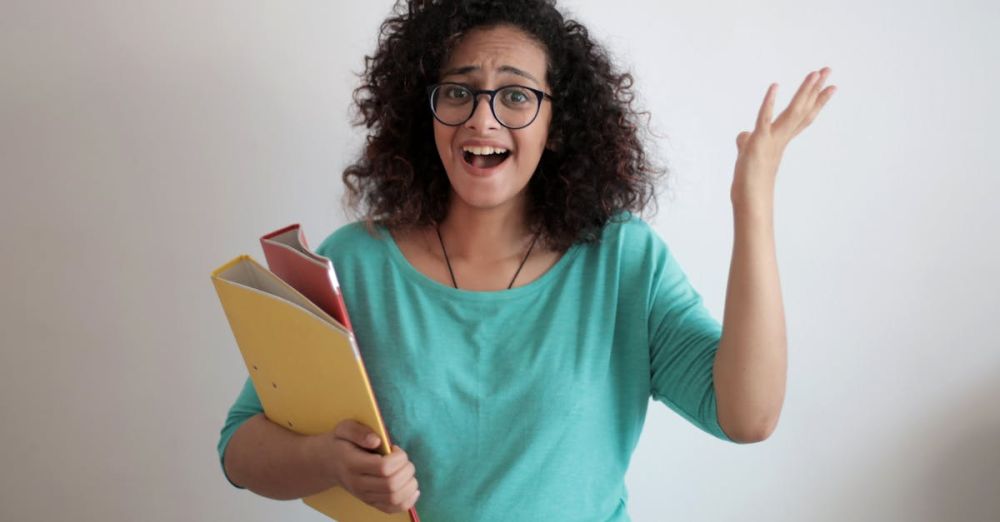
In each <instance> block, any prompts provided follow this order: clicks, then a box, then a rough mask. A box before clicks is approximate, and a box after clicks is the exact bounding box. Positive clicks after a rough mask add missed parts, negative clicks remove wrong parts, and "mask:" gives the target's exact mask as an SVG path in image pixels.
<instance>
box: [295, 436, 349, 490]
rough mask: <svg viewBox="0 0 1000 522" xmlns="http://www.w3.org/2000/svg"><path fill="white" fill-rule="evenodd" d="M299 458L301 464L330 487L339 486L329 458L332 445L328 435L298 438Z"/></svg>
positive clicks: (331, 460)
mask: <svg viewBox="0 0 1000 522" xmlns="http://www.w3.org/2000/svg"><path fill="white" fill-rule="evenodd" d="M299 440H300V442H299V456H300V458H301V459H302V462H303V463H305V464H306V466H307V467H308V468H311V469H313V472H314V473H316V474H317V475H319V476H320V478H321V479H322V480H323V482H326V483H327V484H329V485H330V487H334V486H339V485H340V481H339V480H338V479H337V473H336V470H335V469H334V467H333V463H334V459H332V458H331V455H332V453H333V445H332V444H331V440H332V439H331V438H330V437H329V436H328V434H320V435H304V436H302V437H300V439H299Z"/></svg>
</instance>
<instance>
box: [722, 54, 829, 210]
mask: <svg viewBox="0 0 1000 522" xmlns="http://www.w3.org/2000/svg"><path fill="white" fill-rule="evenodd" d="M830 72H831V69H830V68H829V67H824V68H822V69H820V70H819V71H813V72H811V73H809V75H808V76H806V79H805V80H804V81H803V82H802V85H801V86H799V90H798V92H796V93H795V96H794V97H793V98H792V101H791V102H790V103H789V104H788V107H787V108H786V109H785V110H784V111H782V113H781V114H780V115H778V118H777V119H775V120H774V121H772V116H771V115H772V111H773V109H774V97H775V95H776V93H777V92H778V84H776V83H772V84H771V85H770V87H768V89H767V94H765V95H764V101H763V103H762V104H761V107H760V112H759V113H758V115H757V125H756V127H755V128H754V130H753V132H749V131H743V132H741V133H739V135H737V136H736V147H737V148H738V149H739V154H738V156H737V158H736V173H735V175H734V178H733V187H732V192H731V197H732V200H733V204H734V205H756V204H767V203H772V202H773V198H774V183H775V178H776V177H777V174H778V165H780V163H781V157H782V155H783V154H784V152H785V147H786V146H787V145H788V142H790V141H791V140H792V138H794V137H795V136H797V135H798V134H799V133H800V132H802V130H803V129H805V128H806V127H808V126H809V124H810V123H812V121H813V120H814V119H816V116H817V115H818V114H819V111H820V109H822V108H823V105H825V104H826V102H827V101H829V99H830V97H831V96H833V93H834V92H835V91H836V90H837V88H836V87H835V86H833V85H830V86H828V87H827V88H825V89H823V83H824V82H825V81H826V79H827V78H828V77H829V76H830Z"/></svg>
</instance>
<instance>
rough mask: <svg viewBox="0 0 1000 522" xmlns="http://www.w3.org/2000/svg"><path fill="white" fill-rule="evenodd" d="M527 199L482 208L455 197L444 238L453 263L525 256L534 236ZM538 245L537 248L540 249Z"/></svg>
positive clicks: (443, 226) (484, 261)
mask: <svg viewBox="0 0 1000 522" xmlns="http://www.w3.org/2000/svg"><path fill="white" fill-rule="evenodd" d="M525 208H526V207H525V201H524V198H517V199H516V200H514V201H512V202H511V204H510V205H504V206H500V207H495V208H489V209H481V208H475V207H470V206H468V205H466V204H464V203H463V202H461V200H460V199H459V198H457V197H453V198H452V205H451V207H450V208H449V210H448V216H447V217H445V219H444V221H443V222H442V223H441V226H440V230H441V236H442V238H443V239H444V243H445V246H446V247H447V249H448V256H449V257H450V258H451V260H452V261H454V260H456V259H461V260H463V261H467V262H471V263H480V262H482V263H492V262H497V261H501V260H506V259H517V260H518V261H520V260H521V259H522V258H523V257H524V253H525V250H526V249H527V248H528V245H529V244H530V243H531V240H532V238H533V237H534V234H533V233H532V232H531V231H530V230H529V229H528V226H527V220H526V212H525ZM537 247H538V245H535V248H536V249H537Z"/></svg>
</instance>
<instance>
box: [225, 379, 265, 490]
mask: <svg viewBox="0 0 1000 522" xmlns="http://www.w3.org/2000/svg"><path fill="white" fill-rule="evenodd" d="M263 411H264V407H263V406H261V404H260V397H258V396H257V390H255V389H254V387H253V381H252V380H250V377H247V380H246V382H244V383H243V389H242V390H241V391H240V394H239V396H238V397H236V402H234V403H233V405H232V407H230V408H229V414H228V415H227V416H226V423H225V425H223V427H222V432H221V433H220V434H219V446H218V450H219V463H220V464H221V465H222V474H223V475H226V480H228V481H229V483H230V484H232V485H234V486H236V487H238V488H240V489H245V488H243V486H240V485H238V484H236V483H235V482H233V481H232V480H231V479H230V478H229V475H228V474H226V464H225V463H226V461H225V456H226V447H228V446H229V439H231V438H232V437H233V433H235V432H236V429H237V428H239V427H240V426H241V425H243V423H244V422H246V421H247V420H248V419H250V417H253V416H254V415H257V414H258V413H261V412H263Z"/></svg>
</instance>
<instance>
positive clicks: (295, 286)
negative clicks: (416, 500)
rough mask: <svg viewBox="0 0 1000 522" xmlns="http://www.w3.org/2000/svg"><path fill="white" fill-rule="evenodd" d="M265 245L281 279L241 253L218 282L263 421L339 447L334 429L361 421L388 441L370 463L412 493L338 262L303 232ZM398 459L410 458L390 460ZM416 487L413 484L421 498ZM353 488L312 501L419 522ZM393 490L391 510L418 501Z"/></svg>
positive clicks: (280, 235)
mask: <svg viewBox="0 0 1000 522" xmlns="http://www.w3.org/2000/svg"><path fill="white" fill-rule="evenodd" d="M261 245H262V247H263V248H264V253H265V256H266V257H267V260H268V264H269V265H270V266H271V268H272V269H273V270H274V272H272V271H270V270H268V269H267V268H264V267H263V266H261V265H260V264H259V263H257V262H256V261H254V260H253V259H252V258H251V257H250V256H248V255H242V256H238V257H237V258H235V259H233V260H232V261H230V262H229V263H226V264H225V265H223V266H221V267H220V268H218V269H217V270H215V271H214V272H213V273H212V282H213V284H214V285H215V289H216V292H217V293H218V295H219V300H220V301H221V303H222V306H223V309H224V310H225V313H226V317H227V319H228V320H229V324H230V327H231V328H232V331H233V335H234V337H235V338H236V342H237V344H238V345H239V349H240V353H241V354H242V356H243V360H244V362H245V363H246V367H247V371H248V372H249V374H250V378H251V380H252V381H253V384H254V389H255V390H256V391H257V395H258V396H259V397H260V402H261V405H262V406H263V408H264V414H265V415H266V416H267V418H268V419H269V420H270V421H271V422H274V423H276V424H278V425H280V426H284V427H286V428H288V429H290V430H293V431H296V432H298V433H302V434H306V435H321V434H328V435H329V434H334V435H335V436H334V437H333V438H332V439H327V440H330V443H331V444H338V442H337V439H338V438H339V437H337V436H336V434H337V432H336V431H334V430H335V429H341V423H342V422H343V421H345V420H351V421H354V422H355V423H359V424H361V425H362V426H364V427H367V428H368V429H370V430H372V431H374V433H375V434H376V435H377V436H378V438H379V439H380V444H379V445H378V448H377V450H378V453H379V455H374V454H373V455H370V459H368V461H367V462H366V464H371V463H373V462H375V460H376V459H381V460H382V461H383V462H387V463H386V464H382V466H385V467H386V469H384V470H383V471H392V472H393V473H389V475H388V476H384V477H382V478H383V479H388V478H390V477H394V478H393V479H392V480H395V481H396V482H392V485H393V487H394V488H395V487H399V486H401V484H399V482H402V483H403V484H404V485H407V486H408V487H410V485H409V481H400V480H399V479H398V477H397V473H398V472H400V471H401V469H392V468H391V466H399V467H400V468H402V465H400V464H399V462H400V461H401V460H403V459H402V457H405V453H402V452H401V450H399V447H398V446H392V445H391V442H390V441H389V435H388V431H387V430H386V428H385V425H384V424H383V422H382V416H381V413H380V411H379V408H378V405H377V403H376V401H375V395H374V392H373V391H372V389H371V384H370V383H369V380H368V375H367V372H366V371H365V367H364V362H363V360H362V358H361V352H360V351H359V349H358V346H357V342H356V340H355V338H354V335H353V332H352V330H351V328H350V319H349V318H348V315H347V309H346V307H345V306H344V302H343V298H342V296H341V295H340V289H339V284H338V282H337V278H336V274H335V272H334V270H333V265H332V263H331V262H330V260H329V259H327V258H325V257H322V256H318V255H316V254H314V253H312V252H310V251H309V249H308V247H307V245H306V243H305V239H304V238H303V237H302V233H301V230H300V228H299V226H298V225H292V226H289V227H285V228H283V229H280V230H278V231H275V232H272V233H270V234H267V235H266V236H264V237H262V238H261ZM346 425H347V426H350V425H351V424H349V423H348V424H346ZM343 429H350V428H343ZM347 438H348V439H350V435H348V436H347ZM324 439H325V437H321V438H319V439H317V440H324ZM339 443H340V444H345V443H347V442H346V441H343V440H342V441H341V442H339ZM352 444H353V443H352ZM362 447H366V446H363V445H362ZM342 449H343V448H342ZM355 449H360V448H355ZM395 451H400V452H401V454H400V455H399V456H397V457H395V458H390V457H392V455H393V453H394V452H395ZM339 453H341V454H345V455H354V459H353V460H351V459H350V458H347V460H349V461H351V462H350V463H349V462H346V461H345V463H344V468H343V469H345V470H356V469H359V468H358V466H359V464H358V461H359V460H362V459H360V458H359V456H358V455H357V454H356V453H350V452H347V451H341V452H339ZM345 458H346V457H345ZM348 466H353V467H348ZM341 474H342V475H343V476H344V477H345V478H344V481H345V485H346V486H347V488H352V487H354V486H353V485H352V482H354V483H357V481H356V480H353V479H352V475H351V474H350V472H347V471H344V472H342V473H341ZM376 479H377V477H376ZM415 484H416V481H415V479H414V480H413V485H412V487H414V490H415ZM369 485H371V484H369ZM347 488H345V487H333V488H331V489H329V490H327V491H324V492H321V493H318V494H316V495H311V496H309V497H306V498H304V499H303V501H304V502H305V503H306V504H307V505H309V506H311V507H313V508H314V509H317V510H318V511H321V512H322V513H324V514H326V515H328V516H330V517H332V518H334V519H336V520H338V521H339V522H383V521H384V522H390V521H392V522H419V520H420V519H419V517H418V516H417V513H416V509H415V508H410V509H409V510H408V512H403V513H395V514H387V513H385V512H383V511H382V510H380V509H377V508H376V507H373V505H370V504H369V503H366V502H365V501H362V500H361V499H359V498H358V497H357V496H355V495H354V494H352V493H351V492H349V491H348V489H347ZM356 490H359V491H360V489H356ZM394 491H395V494H396V497H392V494H391V493H390V494H389V495H387V496H386V497H385V498H384V500H386V501H387V502H385V504H397V505H398V504H402V503H403V502H405V501H407V500H409V498H407V499H404V500H403V502H399V501H398V500H399V499H398V497H399V496H401V495H402V494H403V493H400V492H399V491H398V490H394ZM382 493H384V491H383V492H382ZM380 494H381V493H380ZM372 499H374V500H382V499H383V497H373V498H372ZM366 500H370V499H366Z"/></svg>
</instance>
